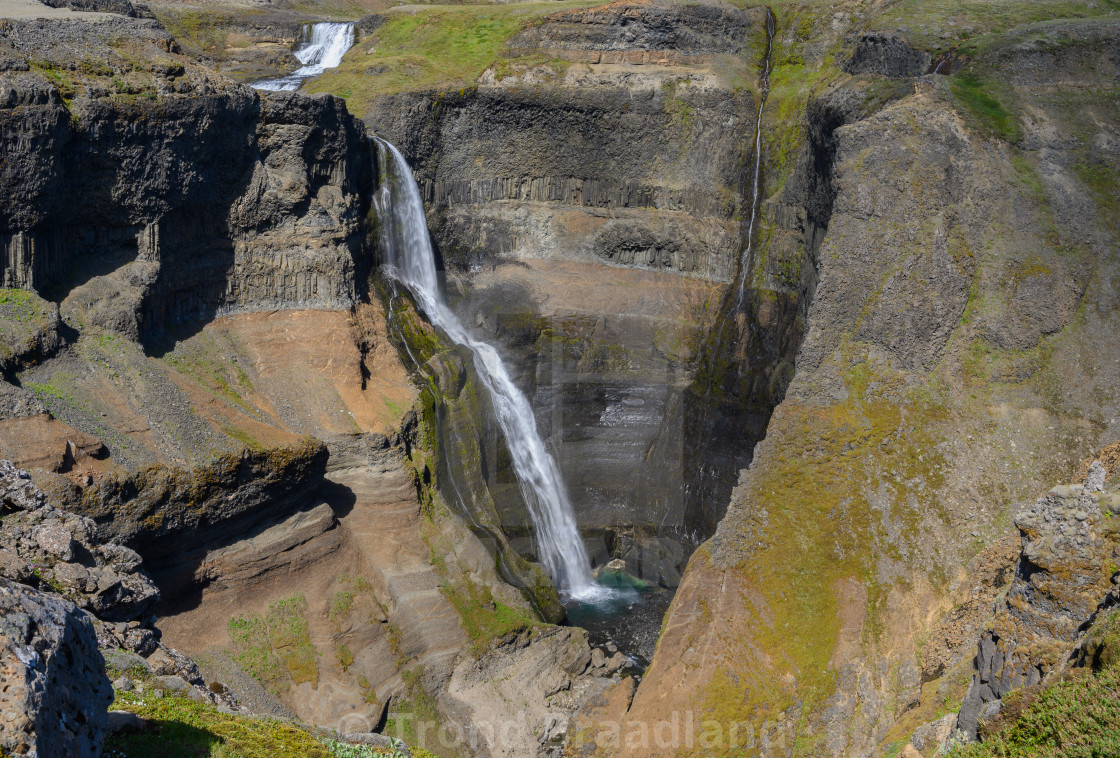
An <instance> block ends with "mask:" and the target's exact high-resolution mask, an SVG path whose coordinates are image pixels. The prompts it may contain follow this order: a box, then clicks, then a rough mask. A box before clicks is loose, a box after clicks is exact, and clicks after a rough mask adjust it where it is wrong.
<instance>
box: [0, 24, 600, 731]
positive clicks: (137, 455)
mask: <svg viewBox="0 0 1120 758" xmlns="http://www.w3.org/2000/svg"><path fill="white" fill-rule="evenodd" d="M0 48H2V54H3V56H4V60H5V61H6V65H5V68H4V71H3V73H2V74H0V92H2V93H3V95H2V97H0V103H3V105H4V107H3V108H0V121H2V123H3V128H2V130H0V132H2V134H3V138H4V139H5V140H7V142H6V144H5V151H6V153H5V155H6V160H5V161H4V165H3V167H2V168H0V187H3V190H4V191H5V192H6V193H7V194H6V195H5V199H4V201H3V204H2V206H0V226H2V227H3V234H4V235H5V237H4V243H5V246H4V250H5V253H4V258H3V271H4V274H3V281H2V282H0V283H2V284H3V285H4V286H5V289H3V290H0V308H2V309H3V310H2V313H3V314H4V316H5V323H4V328H3V330H2V332H0V336H2V337H3V342H2V343H0V344H2V345H3V352H2V354H0V359H2V367H3V371H4V381H3V382H2V383H0V398H2V404H0V450H3V453H4V454H5V455H6V456H9V457H11V458H13V459H15V460H16V461H17V463H19V464H20V465H26V466H27V467H28V468H33V469H34V471H33V475H34V477H35V481H36V483H37V484H39V485H41V486H42V487H43V488H44V489H46V490H48V491H49V492H50V494H51V496H52V498H53V499H55V501H56V502H58V503H59V504H60V505H61V506H63V507H66V508H67V509H68V510H72V511H74V512H76V513H78V514H80V515H81V517H83V519H92V520H82V521H81V523H82V524H84V525H85V527H86V528H88V529H89V530H92V531H96V532H98V533H99V536H101V537H102V538H112V539H115V540H119V541H121V542H123V543H126V544H127V545H129V546H131V547H133V548H135V549H136V550H137V552H138V553H139V555H140V556H141V557H142V559H143V560H144V565H145V567H146V568H147V569H148V570H149V571H151V573H152V576H153V578H154V580H155V582H156V584H157V585H158V586H159V587H160V589H161V590H162V591H163V597H164V602H163V603H162V604H161V605H160V606H159V608H158V611H157V612H158V613H159V615H160V628H161V629H162V631H163V633H164V635H165V639H166V640H167V641H169V642H170V643H171V644H175V645H177V646H179V647H180V648H182V649H183V650H184V651H185V652H187V653H189V654H190V655H192V656H194V657H196V658H198V659H199V660H201V661H202V663H203V668H204V669H205V671H206V672H207V674H208V675H210V676H212V677H215V678H220V679H221V680H223V681H226V682H229V683H230V684H231V686H232V687H233V689H234V691H235V692H236V694H237V696H238V697H239V698H241V699H242V700H243V702H247V703H249V704H250V705H252V706H253V708H254V709H255V710H257V711H266V712H272V713H279V714H285V715H291V716H296V715H298V716H299V717H301V718H303V719H305V720H308V721H312V722H314V723H319V724H323V725H329V726H331V727H335V728H339V729H342V730H343V731H368V730H370V729H371V728H373V727H374V726H376V725H377V724H378V723H380V722H381V721H382V720H383V716H384V715H385V713H386V711H387V708H388V704H389V702H390V701H391V700H396V701H399V702H398V704H397V706H396V708H397V709H398V710H399V709H401V708H405V709H406V712H407V706H406V705H404V703H407V700H402V699H401V698H402V696H404V695H405V693H406V690H407V691H408V693H410V694H409V695H408V697H418V696H420V694H421V693H423V692H424V690H423V687H428V688H429V689H431V691H433V692H438V691H440V690H441V689H442V688H444V687H445V685H446V682H447V681H448V679H449V678H450V676H451V674H452V669H453V665H454V663H455V659H456V656H457V655H459V654H460V653H461V652H463V651H464V650H465V649H466V648H467V646H468V645H469V644H471V643H473V642H475V641H476V640H477V639H478V638H479V637H480V636H484V635H486V634H490V635H493V634H494V633H495V632H494V630H495V629H497V630H499V631H500V632H501V633H504V632H505V631H510V630H513V629H519V628H521V627H523V626H528V625H531V624H532V623H534V622H535V621H536V620H537V617H536V615H535V614H534V612H533V610H532V608H531V607H530V606H529V604H528V603H527V602H526V601H525V600H524V599H523V598H522V596H521V594H520V593H519V592H517V591H516V590H515V589H513V588H512V587H510V586H509V585H507V584H505V583H503V582H502V580H501V579H500V578H499V576H498V575H497V573H496V571H495V568H494V564H493V560H492V558H491V556H490V554H489V553H488V552H487V551H486V549H485V548H484V546H483V545H482V544H480V543H479V542H478V540H477V539H476V538H475V536H474V535H472V534H471V533H470V531H469V530H467V528H466V527H465V526H464V525H463V524H462V522H460V521H459V520H458V519H457V517H454V516H451V515H449V514H446V513H445V512H443V511H441V510H440V508H441V504H440V503H439V502H438V500H435V501H434V500H433V499H432V497H431V496H430V495H429V496H428V497H426V499H425V501H424V504H425V505H426V506H427V507H426V508H424V509H422V508H421V501H420V494H421V493H422V491H423V487H422V483H423V480H424V477H425V476H428V477H430V472H429V473H427V474H425V473H423V472H424V471H425V463H424V460H423V457H422V455H421V454H420V452H419V451H417V450H416V449H415V446H414V445H415V438H414V436H415V414H414V413H411V412H410V411H411V406H412V404H413V402H414V401H415V399H416V394H415V391H414V390H413V388H412V386H411V384H410V381H409V378H408V375H407V374H406V373H405V370H404V367H403V366H402V365H401V363H400V361H399V359H398V358H397V355H396V352H395V350H394V348H393V347H392V345H391V344H390V343H389V341H388V339H387V333H386V328H387V326H386V320H385V316H384V314H383V313H382V311H381V309H380V306H379V304H377V303H376V302H370V301H369V299H368V297H367V294H366V289H365V288H366V284H367V280H368V274H369V271H370V268H371V265H372V262H373V255H372V252H371V251H370V250H369V248H368V247H367V241H366V233H367V231H368V230H367V226H366V213H367V210H368V200H369V197H370V193H371V192H372V190H373V189H374V186H373V181H374V180H373V177H374V176H375V175H376V173H375V171H374V166H373V159H372V157H371V153H370V151H369V150H368V143H367V141H366V136H365V130H364V127H363V126H362V125H361V124H360V122H358V121H357V120H356V119H354V118H352V117H351V116H350V115H348V113H347V111H346V108H345V106H344V104H343V103H342V101H341V100H339V99H337V98H333V97H320V98H314V99H312V98H307V97H304V96H302V95H296V94H286V95H275V96H269V97H265V98H261V97H260V96H258V95H257V94H256V93H255V92H253V91H252V90H249V89H247V88H244V87H241V86H238V85H236V84H234V83H233V82H230V81H229V80H227V79H224V78H222V77H221V76H219V75H217V74H215V73H214V72H213V71H211V70H209V69H207V68H205V67H203V66H201V65H200V64H198V63H197V62H196V61H194V60H193V59H191V58H189V57H187V56H185V55H182V54H181V53H180V52H179V48H178V44H177V43H176V42H175V41H174V40H173V39H172V38H171V36H170V35H169V34H167V33H166V32H165V31H163V29H162V28H161V27H160V26H159V25H158V24H156V23H154V22H151V21H146V20H135V19H112V18H111V19H107V20H103V21H101V22H99V23H89V22H83V21H72V22H69V21H68V22H27V23H6V24H5V25H3V26H2V27H0ZM16 288H19V289H16ZM32 290H34V291H32ZM76 518H77V517H76ZM122 549H123V548H122ZM433 551H435V552H433ZM433 555H439V556H442V557H441V560H440V561H439V566H438V567H437V566H436V565H434V564H433V558H432V556H433ZM21 566H22V564H18V563H12V565H11V566H10V567H9V568H11V569H12V571H15V572H17V573H18V572H19V571H23V570H24V569H26V568H27V567H26V566H22V568H21ZM24 573H26V572H24ZM25 578H26V577H25ZM68 578H73V577H70V575H69V574H68V575H66V576H65V577H63V579H62V580H60V581H62V584H65V583H66V581H68ZM87 579H88V577H87ZM75 581H78V583H79V585H81V577H79V578H78V580H75ZM87 584H88V581H87ZM147 601H148V602H147V605H146V606H145V607H146V608H147V609H149V610H150V606H151V603H152V602H154V596H151V597H148V598H147ZM487 604H489V606H487ZM468 620H469V622H470V623H471V624H474V626H473V627H470V628H471V630H472V631H471V633H470V635H468V634H467V632H465V631H464V627H465V626H466V625H467V622H468ZM277 624H284V626H283V628H284V629H288V628H289V626H290V625H294V628H297V629H298V630H302V631H301V632H300V633H299V634H296V638H295V639H294V640H291V639H287V638H285V639H284V640H280V639H274V637H273V636H272V633H273V632H275V630H276V628H278V627H277V626H276V625H277ZM480 625H481V627H480ZM121 626H122V628H121V629H119V630H118V629H115V628H114V629H110V630H109V632H106V634H109V633H112V634H117V632H119V633H120V634H121V635H125V636H127V635H130V634H133V632H135V631H136V630H135V629H133V628H132V627H127V629H126V628H124V627H126V626H127V625H126V624H123V623H122V624H121ZM146 631H147V637H146V638H145V639H146V640H147V642H153V640H154V637H152V634H153V632H152V630H151V629H147V630H146ZM133 636H135V635H133ZM105 639H106V643H105V644H108V642H107V640H108V639H109V638H108V637H106V638H105ZM573 640H574V643H573V644H576V646H577V647H578V646H579V645H582V646H583V649H584V650H587V643H586V639H585V638H583V637H580V636H579V635H575V636H574V637H573ZM141 641H143V640H141ZM153 644H154V643H153ZM141 653H142V654H143V655H148V654H149V653H151V650H150V649H148V648H145V649H144V650H143V651H141ZM289 653H290V654H289ZM589 655H590V654H589V653H588V657H589ZM149 663H152V662H151V660H150V659H149ZM258 664H259V665H258ZM152 665H153V667H156V665H155V664H154V663H153V664H152ZM192 665H193V664H192ZM156 668H157V669H158V667H156ZM404 670H408V671H411V672H413V673H414V674H415V677H414V678H412V679H409V680H408V683H407V684H406V682H405V679H404V678H402V671H404ZM581 671H582V670H581ZM421 672H423V673H424V676H423V677H421ZM156 673H157V674H159V673H166V672H161V671H159V670H157V671H156ZM601 673H605V671H604V672H601ZM421 682H423V684H421ZM424 697H428V696H427V695H424ZM543 697H544V696H543V695H542V696H541V698H542V701H543ZM425 702H427V701H425ZM533 739H535V737H534V738H533ZM534 744H535V742H534Z"/></svg>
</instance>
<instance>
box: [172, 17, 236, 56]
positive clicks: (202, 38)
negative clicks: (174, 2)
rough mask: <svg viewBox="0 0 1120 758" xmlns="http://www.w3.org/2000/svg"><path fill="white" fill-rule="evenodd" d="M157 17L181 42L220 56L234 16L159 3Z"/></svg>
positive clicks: (223, 50)
mask: <svg viewBox="0 0 1120 758" xmlns="http://www.w3.org/2000/svg"><path fill="white" fill-rule="evenodd" d="M155 12H156V17H157V18H158V19H159V21H160V23H162V24H163V26H164V28H165V29H167V31H169V32H170V33H171V36H173V37H175V39H176V40H178V41H179V42H180V43H182V44H184V45H187V46H188V47H193V48H195V49H196V50H198V51H200V52H203V53H207V54H208V55H212V56H218V57H219V58H220V57H221V55H222V54H223V53H224V52H225V49H226V36H227V35H228V33H229V32H228V29H229V27H230V25H231V24H232V23H233V22H234V19H233V17H231V16H227V15H225V14H222V13H214V12H200V11H197V10H179V9H177V8H175V7H174V6H169V5H157V6H156V11H155Z"/></svg>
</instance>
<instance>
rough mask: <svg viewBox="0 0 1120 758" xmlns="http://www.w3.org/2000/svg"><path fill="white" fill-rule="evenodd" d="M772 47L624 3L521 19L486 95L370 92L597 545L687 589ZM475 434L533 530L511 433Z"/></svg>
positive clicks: (477, 316) (471, 312)
mask: <svg viewBox="0 0 1120 758" xmlns="http://www.w3.org/2000/svg"><path fill="white" fill-rule="evenodd" d="M392 23H393V22H392V20H389V21H387V22H386V26H383V27H381V28H380V29H379V30H377V31H376V32H374V34H373V35H372V36H371V37H369V38H368V39H367V40H363V42H362V43H360V44H359V50H364V49H366V48H367V47H368V48H369V49H371V50H374V49H379V48H378V45H379V37H378V35H385V34H388V33H390V32H389V31H386V30H389V29H390V27H391V26H392ZM765 47H766V15H765V12H764V11H763V10H762V9H748V10H743V9H740V8H736V7H734V6H732V5H729V4H725V3H719V2H711V3H702V4H700V5H695V6H681V5H677V4H674V3H664V2H640V3H614V4H611V5H609V6H601V7H596V8H591V9H581V10H563V11H560V12H555V13H547V14H545V15H543V16H542V18H540V19H539V20H538V22H537V23H536V24H531V25H523V27H522V28H521V29H520V30H518V31H516V33H513V34H511V35H510V37H509V39H508V40H507V41H506V42H505V47H504V52H503V53H502V55H501V58H500V59H499V61H498V62H497V63H495V64H493V65H491V66H490V67H489V68H487V69H486V70H485V71H483V72H482V73H481V75H480V76H479V77H478V79H477V82H475V83H474V84H473V85H471V86H467V87H465V88H455V87H451V88H448V89H447V90H443V91H405V92H400V93H396V94H388V95H383V96H380V97H370V96H368V95H362V98H363V100H362V102H366V100H367V99H368V101H369V102H370V106H369V108H368V111H366V112H364V114H363V115H364V118H365V120H366V122H367V123H368V124H369V125H370V127H371V128H372V129H373V130H374V131H376V132H378V133H380V134H382V135H384V136H385V137H386V138H387V139H389V140H390V141H392V142H394V143H395V144H396V145H397V146H398V147H399V148H400V149H401V150H402V152H403V153H404V155H405V156H406V157H407V158H408V160H409V162H410V164H411V165H412V166H413V167H414V169H415V170H416V172H417V177H418V179H419V182H420V185H421V189H422V192H423V193H424V196H425V201H426V204H427V207H428V209H429V226H430V228H431V230H432V235H433V239H434V240H435V242H436V244H437V246H438V250H439V253H440V255H441V256H442V258H443V261H444V263H445V265H446V267H447V269H448V272H449V280H448V285H449V291H450V293H451V296H452V300H453V301H457V302H456V304H455V307H456V308H457V309H458V311H459V312H460V313H461V314H462V316H463V317H464V320H465V321H467V322H468V323H471V324H474V325H475V326H476V327H478V328H479V329H480V330H481V332H482V333H484V334H486V335H487V336H488V337H489V338H490V339H493V340H495V341H497V342H499V343H500V344H501V345H502V346H503V347H504V348H505V354H506V355H507V356H509V358H510V360H511V362H512V364H513V366H514V369H515V371H516V372H517V374H518V375H519V376H520V377H521V383H522V384H523V385H525V386H529V387H531V388H532V400H533V403H534V406H535V409H536V411H537V418H538V420H539V423H540V424H541V426H542V428H543V430H544V432H545V434H546V435H547V436H548V437H549V439H550V441H551V442H552V444H553V445H554V446H555V449H556V450H557V454H558V458H559V462H560V465H561V467H562V469H563V471H564V475H565V479H566V482H567V483H568V485H569V489H570V490H571V491H572V493H573V501H574V502H575V503H576V508H577V511H578V517H579V520H580V523H581V525H584V526H585V528H586V531H587V533H588V535H589V537H590V540H591V542H592V551H593V552H594V553H595V554H596V555H597V557H598V558H599V559H601V560H602V561H605V560H607V559H608V558H610V557H611V554H612V553H613V554H614V555H619V554H625V555H624V557H625V558H626V559H627V560H628V561H629V563H630V565H631V569H632V570H633V571H634V572H635V573H639V574H641V575H643V576H644V577H645V578H647V579H650V580H652V581H654V582H660V583H663V584H666V585H669V586H674V585H675V583H676V581H677V580H678V579H679V571H680V569H681V568H683V565H682V563H683V562H682V559H683V557H684V556H685V555H687V552H688V551H689V550H690V549H691V546H692V545H693V544H694V542H695V539H696V536H695V534H694V532H695V531H696V530H699V531H700V533H701V535H700V536H704V534H706V533H707V530H710V528H711V527H712V524H710V523H708V522H707V520H706V519H705V520H699V521H697V520H696V519H693V518H692V515H691V513H692V511H694V510H695V509H696V507H697V506H696V504H695V503H694V502H692V500H693V499H695V498H694V497H693V495H692V494H691V493H692V492H693V491H695V492H696V493H697V495H696V496H697V497H699V494H700V493H701V492H704V493H706V494H707V493H708V490H706V489H702V488H699V487H698V488H695V490H693V489H691V488H690V487H689V480H688V476H689V472H691V471H692V470H694V467H693V466H692V463H693V461H694V459H693V458H692V457H690V456H693V454H694V453H695V455H696V460H698V459H699V457H702V456H703V454H704V453H703V451H704V450H708V449H709V446H708V444H707V443H708V442H712V441H713V440H714V436H713V435H708V434H706V433H700V432H699V429H693V428H691V427H690V426H689V423H690V422H689V419H690V418H692V417H693V416H694V415H695V414H691V412H690V411H691V410H692V408H691V406H690V405H689V404H688V402H687V400H686V398H685V397H684V394H685V392H686V390H687V388H688V387H689V385H690V383H691V382H692V380H693V378H694V376H695V374H696V371H697V366H698V362H699V353H700V352H701V345H702V343H703V333H704V331H705V330H706V329H707V328H709V327H710V325H711V323H712V321H713V319H714V318H715V316H716V311H717V309H718V307H719V302H720V298H721V296H722V295H723V291H724V288H725V286H726V284H727V283H728V282H730V281H731V280H732V278H733V277H734V276H735V275H736V271H737V267H738V253H739V251H740V249H741V247H742V244H743V235H744V229H743V217H744V216H745V215H746V214H747V211H746V206H747V205H748V204H749V203H750V198H749V197H747V193H748V190H747V188H746V187H745V184H744V179H743V175H744V171H745V168H746V166H747V165H748V163H749V161H750V140H749V136H750V135H751V134H752V133H753V128H754V124H755V119H756V115H757V111H758V97H759V92H758V88H757V75H756V72H757V69H756V67H757V65H758V63H759V58H760V57H761V56H762V54H763V52H764V51H765ZM356 55H357V54H356ZM365 81H368V82H369V84H368V85H367V84H364V83H363V86H368V87H370V88H371V89H374V90H375V89H376V86H377V80H375V79H369V80H363V82H365ZM354 100H355V98H353V97H352V98H351V101H352V102H353V101H354ZM359 112H362V111H361V110H359ZM469 415H470V414H468V416H469ZM466 423H467V424H473V426H474V427H475V429H474V430H473V431H472V432H471V434H472V435H473V436H474V437H475V440H476V441H475V442H474V443H473V444H475V445H477V446H478V447H480V448H481V450H482V451H483V455H482V458H481V461H482V467H483V478H484V481H485V484H486V486H487V488H488V489H489V491H490V494H491V495H492V496H493V499H494V501H495V503H496V506H497V510H498V513H499V515H500V517H501V520H502V523H503V526H504V527H505V528H506V531H507V532H509V533H510V534H511V535H512V536H514V537H522V536H526V535H525V526H526V522H525V519H524V517H523V508H522V507H520V506H519V502H518V501H519V495H518V493H517V488H516V485H515V482H514V480H513V479H512V477H511V476H510V475H509V474H508V472H507V471H506V470H505V466H506V465H507V464H506V463H505V456H504V454H503V452H502V449H501V448H502V444H501V440H500V438H499V437H498V435H497V432H496V430H495V429H493V428H491V427H490V426H489V425H487V424H486V422H485V414H480V418H479V419H477V420H474V419H469V418H468V419H467V420H466ZM458 426H459V427H460V429H464V428H465V426H464V423H463V422H458ZM732 426H733V425H732ZM744 426H747V428H748V431H747V432H746V433H745V435H744V436H746V437H750V438H751V439H752V441H753V439H754V436H757V434H758V433H759V432H760V429H761V426H760V424H759V423H757V421H756V422H755V423H754V424H753V426H749V425H744ZM460 436H462V435H460ZM722 446H723V441H721V442H720V443H719V445H715V444H713V445H712V446H711V447H712V448H713V449H714V448H716V447H722ZM651 461H652V462H653V463H652V465H651ZM713 468H719V466H711V467H708V468H706V469H704V470H705V471H708V470H711V469H713ZM459 478H460V479H463V476H462V475H459ZM726 492H727V490H724V492H723V494H724V496H726ZM713 499H718V496H717V497H715V498H713ZM710 507H711V509H712V510H713V511H718V510H719V507H718V506H714V505H712V506H710ZM518 544H520V545H522V547H523V548H528V547H529V545H528V540H520V541H519V543H518ZM620 546H622V547H620Z"/></svg>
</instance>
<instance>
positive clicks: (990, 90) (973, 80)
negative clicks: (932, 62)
mask: <svg viewBox="0 0 1120 758" xmlns="http://www.w3.org/2000/svg"><path fill="white" fill-rule="evenodd" d="M1001 89H1002V88H1001V86H1000V85H999V84H996V83H995V82H994V81H992V80H987V79H984V78H982V77H980V76H979V75H978V74H975V73H967V72H966V73H963V74H960V75H959V76H957V77H956V81H955V82H954V83H953V86H952V90H953V94H954V95H956V97H957V100H958V101H960V103H961V104H962V105H963V106H964V108H965V112H966V115H971V119H969V120H970V121H971V123H972V125H973V126H974V127H977V128H978V129H979V131H980V132H981V133H983V134H986V135H989V136H993V137H999V138H1001V139H1004V140H1007V141H1008V142H1015V141H1017V140H1018V139H1019V123H1018V121H1017V120H1016V118H1015V116H1014V115H1013V114H1012V113H1011V112H1010V111H1009V110H1007V109H1006V108H1005V107H1004V106H1003V104H1002V103H1001V102H1000V101H999V100H998V99H997V97H996V95H997V92H998V91H999V90H1001ZM1005 96H1006V95H1005Z"/></svg>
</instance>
